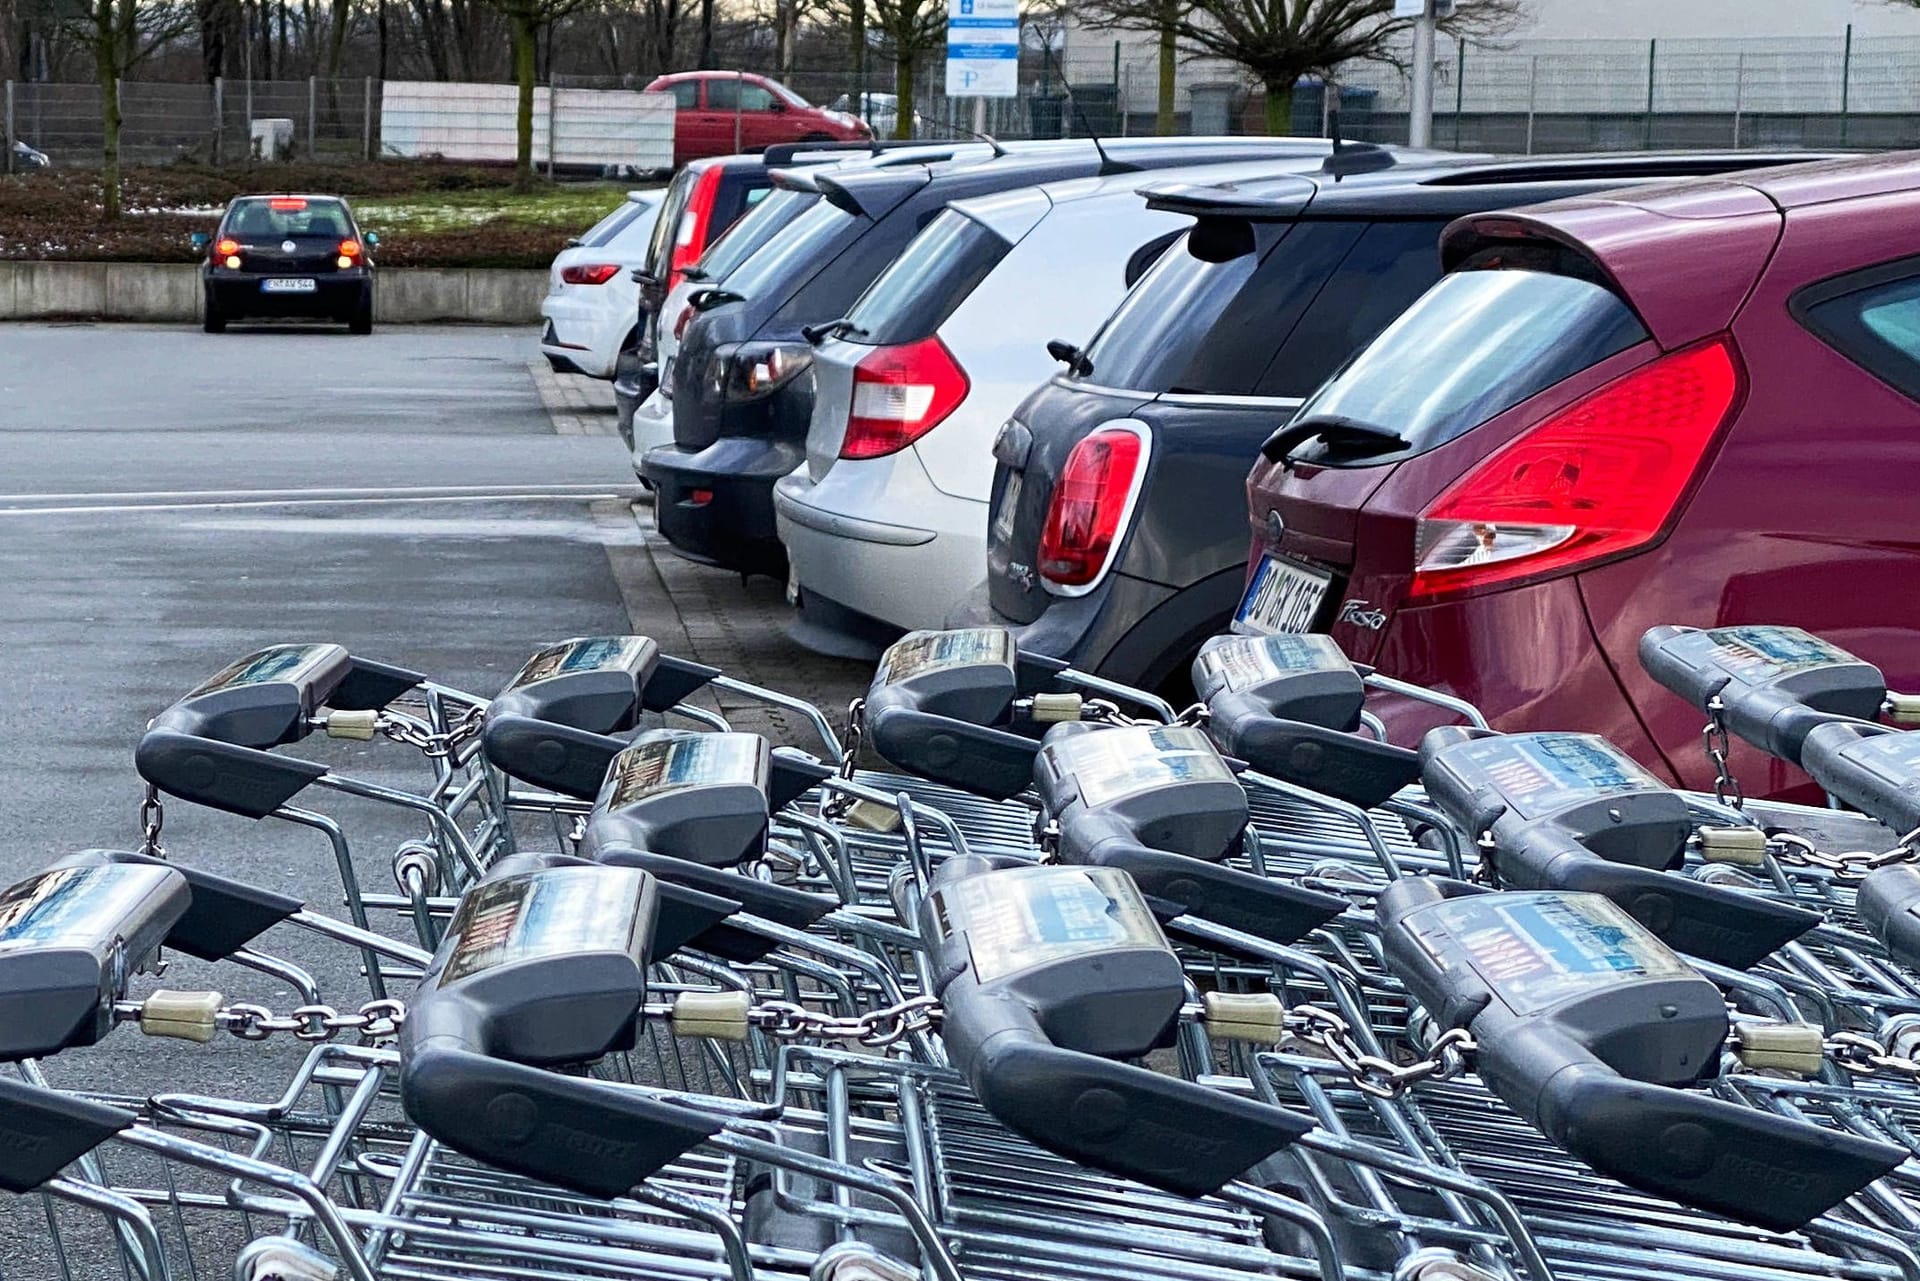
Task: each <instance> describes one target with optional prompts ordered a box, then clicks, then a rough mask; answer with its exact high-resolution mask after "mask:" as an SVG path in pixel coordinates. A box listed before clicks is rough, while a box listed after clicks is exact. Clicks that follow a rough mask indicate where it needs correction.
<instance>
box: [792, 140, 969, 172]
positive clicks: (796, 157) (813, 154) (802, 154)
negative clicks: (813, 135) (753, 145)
mask: <svg viewBox="0 0 1920 1281" xmlns="http://www.w3.org/2000/svg"><path fill="white" fill-rule="evenodd" d="M928 145H937V144H929V143H927V142H925V141H924V140H922V139H918V138H886V139H880V138H875V139H873V140H872V141H870V142H836V141H834V140H833V139H830V138H828V139H821V140H818V141H815V142H776V143H774V144H773V145H772V146H771V147H768V148H767V149H766V150H764V151H762V152H761V153H760V158H761V160H762V161H763V162H765V164H766V166H767V168H769V169H780V168H785V167H787V166H790V165H793V164H795V163H805V162H807V161H820V162H822V163H825V162H828V161H832V160H834V159H836V158H838V157H841V156H879V155H884V154H886V153H887V152H889V151H898V150H901V149H903V148H906V147H925V146H928Z"/></svg>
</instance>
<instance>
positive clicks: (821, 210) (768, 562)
mask: <svg viewBox="0 0 1920 1281" xmlns="http://www.w3.org/2000/svg"><path fill="white" fill-rule="evenodd" d="M1306 145H1310V144H1307V143H1303V142H1302V141H1300V140H1297V139H1271V138H1245V139H1241V138H1236V139H1209V138H1180V139H1135V140H1130V141H1123V142H1112V143H1108V144H1106V153H1107V156H1106V158H1105V159H1103V158H1102V155H1101V153H1100V151H1099V150H1098V149H1097V148H1096V147H1095V146H1094V144H1092V143H1091V142H1089V141H1087V140H1084V139H1081V140H1075V141H1070V142H1052V143H1039V144H1034V145H1033V146H1032V147H1031V148H1030V149H1027V150H1022V151H1020V152H1018V153H1005V154H1000V155H995V156H992V157H990V158H989V159H986V160H955V161H951V162H948V163H945V164H937V165H930V166H914V165H909V166H902V167H897V168H871V167H863V168H857V169H849V170H847V171H846V172H844V173H840V172H837V171H834V170H818V171H811V170H810V171H804V172H799V173H795V174H792V175H789V180H790V181H792V182H794V183H795V184H797V185H801V186H805V185H808V184H811V185H813V186H815V187H817V188H818V190H819V191H820V194H821V197H822V199H821V200H820V201H819V203H817V204H816V205H814V207H813V208H811V209H809V210H807V211H806V212H805V213H803V214H801V215H800V217H799V218H797V219H795V220H794V222H793V223H792V224H791V225H790V226H788V227H787V228H786V229H785V230H784V231H782V232H781V233H780V234H779V235H777V236H775V237H774V238H773V239H772V240H770V241H769V242H768V243H767V244H766V246H764V247H763V248H762V249H761V250H760V251H759V252H758V253H756V254H754V255H753V256H752V257H751V258H749V259H748V260H747V261H746V263H745V264H743V265H742V266H741V267H740V268H739V269H738V270H736V271H734V272H733V273H732V274H731V275H730V276H728V278H727V280H726V283H725V285H724V287H722V288H717V289H714V290H710V291H708V293H707V295H706V297H705V298H704V300H703V302H702V305H701V306H700V308H699V309H698V310H697V314H696V315H695V316H694V317H693V319H692V320H691V321H690V322H688V324H687V326H686V329H685V331H684V333H683V334H682V336H681V340H680V351H679V355H678V356H677V358H676V359H675V361H674V367H673V382H672V389H673V395H672V400H673V434H674V443H673V444H672V445H663V446H661V447H659V448H657V449H654V450H651V451H650V452H648V453H647V455H646V456H645V458H644V459H643V460H642V464H641V471H642V475H643V476H644V477H645V478H646V479H647V480H648V481H650V482H651V483H652V484H653V486H654V488H655V490H656V491H657V493H658V495H659V497H658V501H657V502H656V504H655V506H654V517H655V520H656V522H657V523H658V526H659V529H660V532H661V533H662V534H663V535H664V536H665V537H666V539H667V541H668V542H669V543H670V544H671V545H672V546H673V548H674V549H675V550H676V551H678V552H680V553H681V554H682V555H684V556H687V557H688V558H690V559H693V560H697V561H702V562H704V563H708V564H714V565H719V566H722V567H724V568H727V569H732V570H735V571H737V572H740V573H745V574H754V573H762V574H773V575H776V576H784V575H785V573H786V554H785V552H784V551H783V550H782V549H781V546H780V541H779V538H778V535H777V533H776V530H775V528H774V516H773V486H774V482H776V481H778V480H779V479H780V477H782V476H784V475H786V474H787V473H788V472H790V471H792V470H793V469H794V468H795V467H796V466H798V465H799V464H800V463H801V461H802V458H803V447H804V443H805V439H806V433H807V424H808V420H809V418H810V417H811V415H812V395H811V385H810V380H809V379H806V378H802V377H800V375H801V374H802V373H803V372H804V371H806V370H807V369H808V367H809V366H810V365H811V364H812V361H813V348H812V346H811V345H810V344H809V343H808V341H807V339H806V337H805V335H804V334H803V332H802V330H803V329H804V328H805V327H807V326H809V325H825V324H827V322H830V321H834V320H838V319H840V318H842V317H844V316H845V315H846V312H847V309H848V308H849V307H850V306H852V305H853V301H854V299H856V298H858V297H859V296H860V294H861V293H862V292H863V291H865V289H866V287H867V286H868V285H869V284H871V283H872V282H873V280H874V278H875V277H876V276H878V275H879V274H880V272H881V271H883V270H884V269H885V268H886V266H887V264H888V263H890V262H892V261H893V260H894V259H895V258H896V257H898V256H899V254H900V252H901V250H903V249H905V248H906V245H907V242H908V241H909V240H911V239H912V238H913V236H914V235H915V233H917V232H918V231H919V230H920V228H921V227H922V226H923V225H925V223H926V222H928V221H929V220H931V219H932V218H933V217H934V216H935V215H936V214H937V213H938V212H939V211H940V210H941V209H942V208H943V207H944V206H945V205H946V204H947V202H948V201H950V200H965V199H968V198H971V197H975V196H983V195H991V194H993V193H995V192H1001V191H1011V190H1014V189H1016V188H1020V187H1029V186H1033V185H1035V184H1038V183H1044V182H1058V181H1060V180H1062V179H1066V178H1074V177H1091V176H1093V175H1095V174H1097V173H1099V172H1101V171H1103V170H1110V167H1111V166H1112V165H1115V164H1126V165H1131V166H1134V167H1136V168H1138V169H1155V168H1170V167H1177V166H1190V165H1198V164H1208V163H1222V162H1226V161H1232V160H1256V159H1259V158H1261V157H1262V156H1269V157H1271V156H1284V155H1288V154H1295V153H1297V152H1298V151H1299V150H1300V148H1301V147H1303V146H1306Z"/></svg>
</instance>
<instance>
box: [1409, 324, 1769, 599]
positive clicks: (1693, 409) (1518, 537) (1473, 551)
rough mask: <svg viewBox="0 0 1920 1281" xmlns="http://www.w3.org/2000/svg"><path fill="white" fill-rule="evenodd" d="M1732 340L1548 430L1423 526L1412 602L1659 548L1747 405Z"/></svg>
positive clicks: (1609, 393)
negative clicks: (1736, 416) (1704, 466)
mask: <svg viewBox="0 0 1920 1281" xmlns="http://www.w3.org/2000/svg"><path fill="white" fill-rule="evenodd" d="M1745 384H1746V378H1745V375H1744V373H1743V372H1742V370H1741V368H1740V364H1739V360H1738V358H1737V356H1736V355H1735V353H1734V350H1733V346H1732V344H1731V342H1730V340H1728V339H1727V338H1725V337H1720V338H1714V339H1710V340H1708V341H1706V342H1703V343H1700V344H1698V345H1696V346H1693V347H1687V348H1683V349H1682V350H1680V351H1676V352H1673V353H1671V354H1670V355H1666V356H1662V357H1660V358H1659V359H1658V360H1655V361H1654V362H1653V363H1651V364H1648V365H1643V366H1641V367H1640V368H1638V369H1635V370H1632V371H1630V372H1628V373H1626V374H1623V375H1621V376H1620V377H1619V378H1616V379H1614V380H1613V381H1612V382H1610V383H1608V384H1606V385H1605V386H1604V387H1600V388H1597V389H1596V390H1594V391H1593V392H1591V393H1589V394H1588V395H1586V396H1583V397H1581V398H1580V399H1579V400H1577V401H1575V402H1574V403H1573V404H1571V405H1568V406H1567V407H1565V408H1564V409H1561V410H1559V411H1558V412H1557V413H1555V414H1553V415H1552V416H1551V417H1549V418H1547V419H1545V420H1544V421H1542V422H1540V423H1539V424H1538V425H1536V426H1534V427H1533V428H1531V429H1530V430H1528V431H1527V432H1526V434H1524V435H1522V436H1521V437H1519V438H1518V439H1517V440H1514V441H1512V442H1511V443H1509V444H1508V445H1506V446H1505V447H1504V448H1502V449H1501V450H1500V451H1499V452H1498V453H1496V454H1494V455H1493V456H1492V457H1490V458H1488V459H1487V460H1486V461H1484V462H1482V463H1480V464H1479V465H1478V466H1477V467H1475V468H1474V469H1473V470H1472V471H1470V472H1468V473H1467V474H1466V475H1465V476H1462V477H1461V478H1460V479H1459V480H1457V481H1455V482H1454V483H1453V485H1452V486H1450V487H1449V488H1448V489H1447V491H1446V492H1445V493H1443V494H1442V495H1441V496H1440V497H1439V499H1438V500H1436V501H1435V503H1434V504H1433V506H1432V507H1430V508H1428V510H1427V511H1426V513H1425V514H1423V515H1422V516H1421V517H1420V519H1419V520H1418V522H1417V523H1416V527H1415V535H1414V539H1415V545H1414V573H1413V581H1412V582H1411V583H1410V584H1409V586H1408V595H1409V596H1410V597H1423V596H1435V595H1439V594H1442V593H1449V592H1456V591H1465V590H1469V589H1473V588H1479V587H1485V586H1487V585H1489V584H1493V583H1499V582H1505V581H1508V580H1511V579H1517V578H1533V577H1536V576H1539V575H1542V574H1550V573H1556V572H1560V571H1564V570H1567V569H1572V568H1576V567H1580V566H1586V565H1591V564H1594V563H1596V562H1598V561H1602V560H1608V559H1612V558H1615V557H1618V556H1622V555H1625V554H1626V553H1628V552H1632V551H1636V550H1638V549H1640V548H1642V547H1645V546H1647V545H1648V544H1650V543H1653V542H1655V541H1656V540H1658V539H1659V538H1660V537H1661V536H1662V535H1663V534H1664V533H1665V532H1666V530H1667V528H1668V526H1669V525H1670V524H1671V523H1672V520H1673V518H1674V515H1675V513H1677V512H1678V510H1679V508H1680V504H1681V501H1682V500H1683V499H1684V498H1685V497H1686V494H1687V491H1688V490H1689V489H1690V488H1691V487H1692V484H1693V480H1694V478H1695V476H1696V475H1698V473H1699V471H1700V467H1701V464H1702V462H1703V461H1704V460H1705V459H1706V457H1707V455H1708V454H1709V453H1710V452H1711V451H1712V447H1713V445H1714V442H1715V441H1717V440H1718V439H1719V437H1720V433H1721V430H1722V429H1723V428H1724V427H1725V425H1726V423H1727V421H1728V420H1729V419H1730V418H1731V417H1732V414H1733V409H1734V407H1735V405H1737V404H1738V403H1739V400H1740V396H1741V392H1742V391H1743V390H1744V388H1745Z"/></svg>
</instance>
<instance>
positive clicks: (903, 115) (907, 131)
mask: <svg viewBox="0 0 1920 1281" xmlns="http://www.w3.org/2000/svg"><path fill="white" fill-rule="evenodd" d="M893 97H894V103H893V136H894V137H896V138H911V137H913V55H912V54H911V53H908V52H906V51H905V46H904V44H903V45H902V51H901V52H900V53H898V54H896V55H895V57H894V60H893Z"/></svg>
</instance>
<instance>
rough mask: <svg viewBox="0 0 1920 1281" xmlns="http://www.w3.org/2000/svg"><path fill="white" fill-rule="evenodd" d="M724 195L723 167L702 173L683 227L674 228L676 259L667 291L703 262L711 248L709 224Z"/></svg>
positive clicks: (671, 265) (683, 213) (685, 211)
mask: <svg viewBox="0 0 1920 1281" xmlns="http://www.w3.org/2000/svg"><path fill="white" fill-rule="evenodd" d="M719 196H720V166H718V165H711V166H709V167H708V168H707V169H706V170H705V171H704V172H702V173H701V175H700V178H699V180H698V181H696V182H695V183H694V184H693V191H692V192H691V194H689V195H688V197H687V207H686V208H685V209H683V210H681V212H680V225H679V226H677V227H675V228H674V229H673V258H672V260H671V262H670V263H669V264H668V269H667V288H668V289H672V288H673V287H674V286H675V285H677V284H679V283H680V277H681V273H683V272H685V271H686V269H687V268H689V267H691V266H693V264H694V263H696V262H698V261H699V260H700V255H701V253H703V252H704V251H705V250H706V247H707V224H708V223H710V222H711V221H712V220H713V206H714V202H715V201H716V200H718V199H719Z"/></svg>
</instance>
